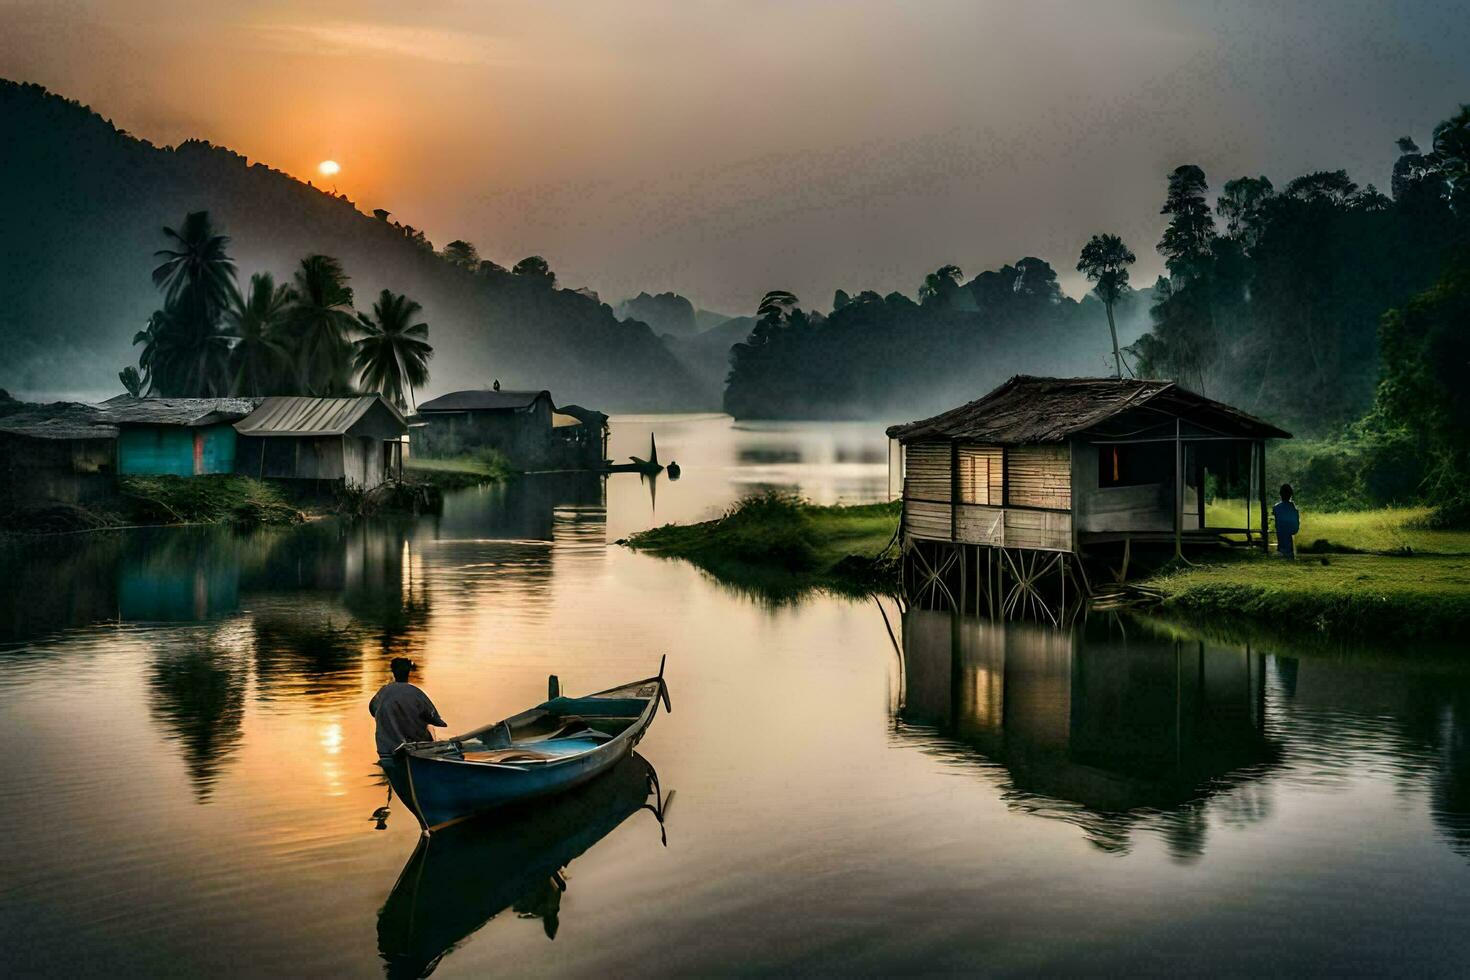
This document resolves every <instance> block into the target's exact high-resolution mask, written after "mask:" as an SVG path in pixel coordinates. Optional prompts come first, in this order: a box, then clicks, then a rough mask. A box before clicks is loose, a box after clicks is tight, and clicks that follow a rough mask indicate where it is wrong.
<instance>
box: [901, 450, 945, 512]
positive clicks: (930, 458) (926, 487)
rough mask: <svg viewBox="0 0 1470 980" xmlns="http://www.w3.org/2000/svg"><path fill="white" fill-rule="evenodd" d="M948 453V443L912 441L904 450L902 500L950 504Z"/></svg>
mask: <svg viewBox="0 0 1470 980" xmlns="http://www.w3.org/2000/svg"><path fill="white" fill-rule="evenodd" d="M949 454H950V446H949V443H947V442H915V443H910V444H909V445H908V446H907V447H905V452H904V477H903V496H904V499H905V500H937V501H943V502H948V501H949V483H950V460H949Z"/></svg>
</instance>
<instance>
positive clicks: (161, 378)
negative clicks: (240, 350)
mask: <svg viewBox="0 0 1470 980" xmlns="http://www.w3.org/2000/svg"><path fill="white" fill-rule="evenodd" d="M163 233H164V235H165V236H166V237H167V238H168V239H169V240H170V244H171V245H172V246H173V247H172V248H165V249H159V250H158V251H157V252H155V253H154V256H155V257H156V258H161V259H163V262H162V264H160V265H159V266H158V267H157V268H156V269H154V270H153V284H154V285H155V286H157V287H158V288H159V289H161V290H163V309H161V310H158V311H156V312H155V313H154V314H153V316H152V317H151V318H150V319H149V321H148V326H147V327H146V328H145V329H143V330H141V331H139V332H138V334H137V335H136V336H134V337H133V343H134V344H142V345H143V350H142V352H141V354H140V355H139V358H138V364H139V367H141V368H142V377H143V379H144V380H145V381H146V382H147V385H148V392H149V393H150V394H155V395H216V394H219V393H221V392H222V391H224V390H225V388H226V387H227V377H226V373H227V372H226V368H227V361H228V359H229V340H228V338H226V337H225V336H223V335H222V334H221V333H220V332H219V319H220V313H221V312H222V311H223V309H224V306H225V303H226V302H227V301H228V299H229V295H230V293H231V292H232V291H233V290H234V288H235V263H234V262H233V261H232V260H231V259H230V257H229V255H227V254H226V253H225V247H226V246H227V245H228V244H229V242H230V240H229V238H227V237H226V236H224V235H221V234H219V233H218V232H217V231H216V229H215V227H214V225H213V223H212V222H211V221H210V220H209V212H208V211H191V212H189V214H187V215H185V216H184V222H183V224H181V225H180V226H179V228H178V230H175V229H173V228H167V227H165V228H164V229H163Z"/></svg>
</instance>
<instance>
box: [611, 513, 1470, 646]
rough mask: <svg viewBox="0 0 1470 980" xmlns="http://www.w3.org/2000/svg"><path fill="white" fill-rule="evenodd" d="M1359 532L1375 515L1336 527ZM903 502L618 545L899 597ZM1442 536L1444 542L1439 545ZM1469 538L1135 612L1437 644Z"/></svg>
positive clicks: (1213, 587) (1313, 635) (1281, 632)
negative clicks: (896, 544) (899, 534)
mask: <svg viewBox="0 0 1470 980" xmlns="http://www.w3.org/2000/svg"><path fill="white" fill-rule="evenodd" d="M1323 516H1324V520H1323V521H1322V523H1323V525H1324V527H1331V526H1333V525H1334V523H1339V524H1342V523H1345V524H1347V525H1352V524H1354V523H1356V522H1360V521H1362V520H1365V519H1367V517H1368V516H1371V515H1352V517H1351V518H1350V519H1345V520H1343V519H1339V520H1336V521H1334V520H1333V517H1334V515H1323ZM898 519H899V509H898V506H897V504H895V503H889V504H864V505H855V506H843V505H836V506H820V505H815V504H810V503H807V502H805V501H802V500H800V499H798V498H794V497H790V496H785V495H780V494H765V495H761V496H756V497H749V498H746V499H745V500H742V501H740V502H738V503H737V504H735V505H734V506H732V507H731V508H730V509H729V510H728V511H726V513H725V514H724V515H722V516H721V517H718V518H716V519H714V520H711V521H703V522H700V523H697V524H687V525H674V524H667V525H664V526H663V527H658V528H652V529H650V530H647V531H641V532H639V533H637V534H634V535H631V536H630V537H629V538H627V539H626V540H625V541H620V542H618V543H619V544H623V545H625V546H627V547H629V548H631V549H633V550H635V551H642V552H645V553H647V554H650V555H655V556H658V557H662V558H677V559H682V560H685V561H688V562H690V563H691V564H693V565H695V566H696V567H698V568H700V569H701V570H703V571H704V572H705V573H707V574H709V575H711V576H712V577H714V578H715V579H717V580H719V581H720V582H722V583H724V584H726V585H729V586H731V587H734V588H736V589H741V590H744V591H748V592H750V593H752V594H754V595H756V596H759V597H761V598H765V599H769V600H775V601H793V600H795V599H797V598H799V597H800V596H801V595H804V594H805V593H807V592H810V591H826V592H831V593H836V594H840V595H864V594H867V593H870V592H884V593H889V594H896V593H897V591H898V589H899V579H898V561H897V558H896V556H895V555H894V554H893V551H894V549H893V547H892V544H893V542H894V541H895V540H896V533H897V530H898ZM1439 535H1442V537H1439ZM1463 538H1464V533H1463V532H1453V531H1450V532H1418V533H1417V539H1418V540H1417V543H1418V544H1419V548H1420V550H1413V551H1377V552H1366V551H1361V550H1351V549H1350V547H1349V546H1347V545H1344V544H1342V543H1341V542H1334V541H1331V540H1330V539H1323V541H1321V542H1314V544H1326V545H1327V546H1329V547H1332V546H1335V548H1333V550H1317V551H1313V552H1310V553H1308V552H1299V553H1298V557H1297V558H1296V560H1295V561H1291V562H1286V561H1285V560H1283V559H1280V558H1277V557H1276V556H1274V555H1272V556H1269V557H1268V556H1262V555H1260V554H1258V553H1254V552H1252V553H1250V554H1220V555H1212V556H1210V558H1209V559H1207V560H1205V561H1203V562H1200V563H1198V564H1193V565H1187V566H1180V565H1174V564H1173V563H1171V565H1170V566H1168V567H1166V568H1164V569H1162V570H1160V571H1157V572H1154V573H1152V574H1150V575H1149V576H1147V577H1145V578H1141V579H1138V580H1136V581H1134V582H1131V583H1130V584H1132V585H1137V586H1140V587H1142V588H1143V589H1146V590H1148V591H1150V592H1154V593H1158V594H1159V596H1160V597H1159V598H1158V599H1157V601H1154V602H1151V603H1149V604H1148V605H1146V606H1143V607H1135V608H1134V610H1133V611H1134V612H1136V613H1138V614H1141V615H1145V616H1149V617H1150V618H1155V619H1159V620H1164V621H1167V620H1174V621H1186V622H1192V623H1196V624H1198V625H1199V626H1200V627H1202V628H1214V629H1218V628H1219V627H1221V626H1226V625H1231V624H1248V625H1249V626H1250V627H1251V630H1250V631H1251V632H1254V633H1257V634H1259V633H1260V632H1261V631H1263V630H1264V631H1266V632H1268V633H1271V634H1272V635H1276V636H1279V637H1280V638H1282V639H1289V638H1292V637H1295V638H1298V639H1302V640H1308V641H1327V642H1342V641H1347V640H1351V639H1353V638H1355V637H1364V638H1368V639H1373V640H1390V641H1394V640H1397V641H1415V642H1437V641H1447V640H1452V639H1454V638H1455V637H1457V636H1459V635H1461V634H1462V633H1464V632H1466V631H1470V555H1466V554H1465V553H1464V551H1463V550H1462V547H1461V543H1462V541H1463ZM1437 543H1439V544H1443V545H1444V546H1445V548H1444V550H1443V551H1440V552H1435V551H1431V550H1426V548H1425V546H1426V545H1434V544H1437Z"/></svg>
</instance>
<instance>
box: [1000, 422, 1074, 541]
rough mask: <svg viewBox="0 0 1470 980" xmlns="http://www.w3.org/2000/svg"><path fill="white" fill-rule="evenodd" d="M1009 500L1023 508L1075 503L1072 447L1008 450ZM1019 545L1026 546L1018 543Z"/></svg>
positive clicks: (1057, 507)
mask: <svg viewBox="0 0 1470 980" xmlns="http://www.w3.org/2000/svg"><path fill="white" fill-rule="evenodd" d="M1005 463H1006V492H1007V494H1008V495H1009V496H1008V497H1007V499H1006V503H1008V504H1015V505H1017V506H1021V507H1052V508H1055V509H1057V510H1068V509H1070V508H1071V506H1072V451H1071V449H1070V447H1068V446H1016V447H1013V448H1011V449H1007V450H1006V460H1005ZM1016 547H1026V546H1025V545H1017V546H1016Z"/></svg>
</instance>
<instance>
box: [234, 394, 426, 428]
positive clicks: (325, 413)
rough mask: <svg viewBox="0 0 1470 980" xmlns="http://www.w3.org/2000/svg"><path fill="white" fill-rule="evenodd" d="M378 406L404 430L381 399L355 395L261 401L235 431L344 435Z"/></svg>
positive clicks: (396, 414) (278, 397) (389, 406)
mask: <svg viewBox="0 0 1470 980" xmlns="http://www.w3.org/2000/svg"><path fill="white" fill-rule="evenodd" d="M379 402H381V403H382V404H383V405H384V406H385V407H386V408H387V409H388V410H389V411H390V412H392V413H393V415H394V417H395V418H397V419H398V421H399V422H400V423H402V424H403V425H404V427H405V428H406V427H407V423H406V422H404V421H403V415H402V414H401V413H400V412H399V411H398V409H397V408H394V407H393V405H391V404H390V403H388V402H387V401H385V400H384V399H383V398H382V396H380V395H356V396H354V397H351V398H311V397H308V396H305V395H277V396H273V397H271V398H266V399H264V400H263V401H262V402H261V403H260V407H259V408H257V409H256V410H255V411H253V412H251V413H250V414H249V415H247V416H246V417H245V418H243V419H241V420H240V421H239V422H236V423H235V431H237V432H239V433H240V434H241V435H244V436H340V435H345V434H346V433H347V430H348V429H351V428H352V427H353V426H354V425H356V424H357V422H358V420H359V419H361V418H362V417H363V416H364V415H366V414H367V413H368V410H369V409H371V408H372V407H373V405H375V404H377V403H379Z"/></svg>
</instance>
